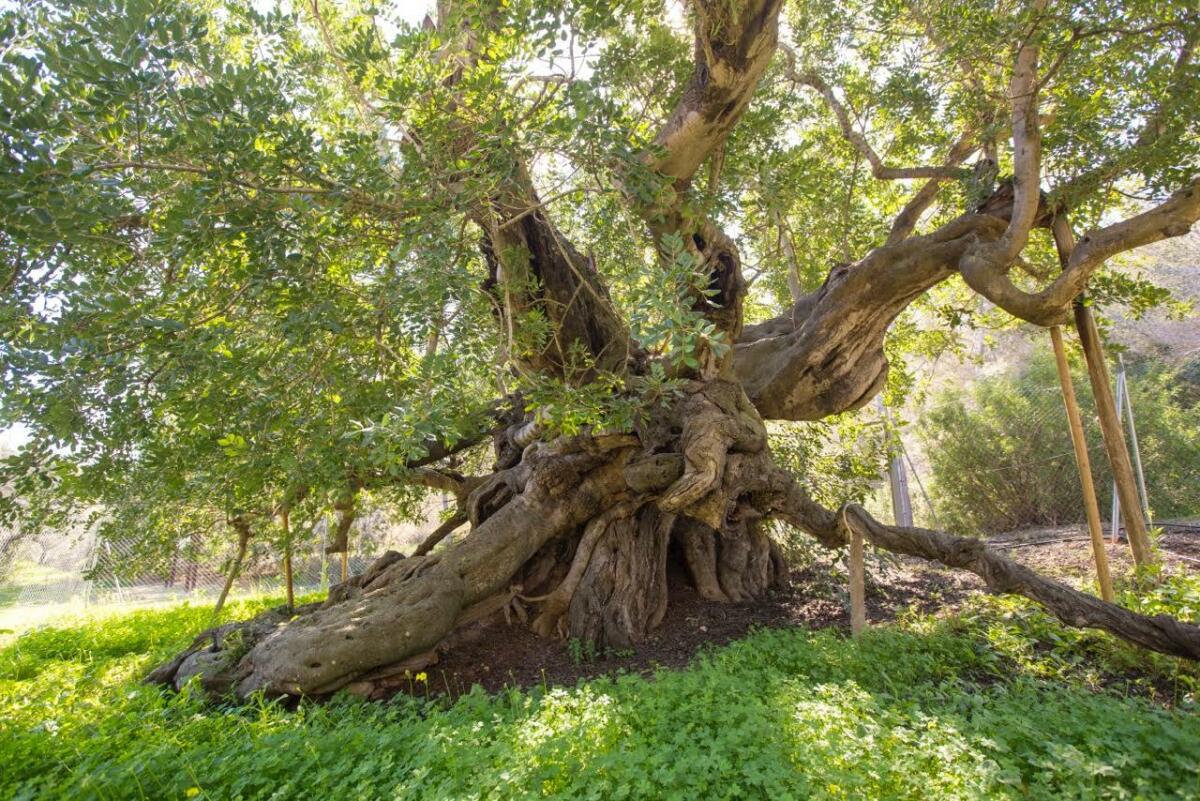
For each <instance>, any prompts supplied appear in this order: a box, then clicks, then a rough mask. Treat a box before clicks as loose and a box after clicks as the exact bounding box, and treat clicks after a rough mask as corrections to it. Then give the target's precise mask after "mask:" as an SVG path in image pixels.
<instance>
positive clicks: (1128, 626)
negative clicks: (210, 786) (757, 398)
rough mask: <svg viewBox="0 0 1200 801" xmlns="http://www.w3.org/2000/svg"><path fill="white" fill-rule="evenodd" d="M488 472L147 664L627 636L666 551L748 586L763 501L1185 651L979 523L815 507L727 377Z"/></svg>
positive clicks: (426, 660)
mask: <svg viewBox="0 0 1200 801" xmlns="http://www.w3.org/2000/svg"><path fill="white" fill-rule="evenodd" d="M494 478H495V479H496V480H495V481H494V482H490V483H489V482H483V483H482V484H481V485H480V486H479V487H478V488H477V489H476V491H475V492H476V493H481V492H487V493H492V492H493V487H494V486H503V487H505V488H506V492H505V493H503V497H504V498H505V500H504V502H502V503H497V504H496V505H495V506H494V507H492V506H488V505H481V506H478V507H477V508H479V509H482V510H483V511H481V512H479V517H478V519H477V520H475V521H474V527H473V528H472V530H471V531H470V533H469V534H468V535H467V536H466V537H465V538H463V539H461V540H459V541H457V542H455V543H452V544H450V545H448V546H445V547H443V548H442V549H440V550H435V551H434V552H432V553H429V554H426V555H423V556H414V557H411V558H404V557H403V556H402V555H401V554H398V553H394V552H392V553H389V554H386V555H385V556H383V557H381V558H380V559H379V560H378V561H377V562H376V563H375V564H374V565H372V566H371V567H370V568H369V569H368V570H367V571H365V572H364V573H363V574H361V575H359V576H355V577H353V578H352V579H351V580H350V581H347V582H345V583H344V584H341V585H338V586H337V587H335V588H334V589H333V590H332V591H331V593H330V596H329V600H328V601H326V602H325V603H324V604H320V605H317V606H310V607H307V608H302V609H300V610H297V616H296V618H295V619H290V620H289V619H288V618H287V617H286V615H283V614H282V613H280V612H278V611H277V612H272V613H270V614H268V615H265V616H263V617H260V618H258V619H256V620H252V621H249V622H247V623H244V624H232V625H227V626H222V627H220V628H218V629H214V630H213V631H210V632H207V633H205V634H204V635H202V636H201V637H200V638H198V639H197V641H196V642H195V644H194V645H193V646H192V648H190V649H189V650H188V651H187V652H185V653H183V654H181V655H180V656H179V657H177V658H176V659H174V660H172V661H171V662H170V663H168V664H166V665H163V666H161V667H160V668H158V669H157V670H156V671H155V672H154V673H153V674H152V675H151V679H152V680H153V681H156V682H161V683H168V684H171V685H173V686H175V687H180V686H182V685H183V683H185V682H186V681H188V680H189V679H192V678H193V677H198V680H199V681H200V682H201V684H202V685H203V686H204V687H205V688H206V689H208V690H209V691H210V692H213V693H226V692H232V693H233V694H235V695H237V696H238V697H246V696H247V695H248V694H250V693H252V692H254V691H256V690H262V691H264V692H266V693H268V694H271V695H318V696H319V695H324V694H327V693H330V692H333V691H335V690H338V689H340V688H343V687H347V686H348V685H349V686H351V689H353V690H354V691H356V692H365V693H370V692H372V691H373V690H374V688H376V687H377V686H379V685H381V684H386V683H387V682H388V681H389V680H393V681H394V679H395V677H396V676H397V675H399V674H402V673H403V672H404V671H405V670H412V669H416V668H419V667H422V666H424V665H427V664H430V663H431V662H433V661H435V660H436V659H437V653H438V651H439V650H440V649H445V648H448V647H452V646H453V644H454V641H455V638H456V636H458V635H457V632H461V631H463V630H464V629H466V628H469V627H470V626H473V625H475V624H477V623H479V622H480V621H483V620H486V619H492V618H495V617H497V616H503V618H504V619H507V620H509V621H510V622H515V623H519V624H526V623H528V624H530V625H532V626H533V627H534V629H535V630H537V631H538V632H539V633H542V634H544V635H546V636H560V637H575V638H579V639H581V640H586V641H589V642H592V643H594V644H595V645H596V646H597V647H626V646H628V645H630V644H633V643H636V642H638V641H639V640H641V639H644V638H645V637H646V635H647V634H648V633H649V632H651V631H652V630H653V629H654V628H655V627H656V626H658V625H659V623H660V622H661V621H662V619H663V615H664V613H665V612H666V608H667V604H668V603H669V597H668V583H667V569H668V559H669V558H672V555H674V558H677V559H680V560H681V561H682V563H683V565H684V566H685V567H686V569H687V572H688V574H689V575H690V576H692V578H693V581H694V583H695V585H696V588H697V589H698V590H699V591H700V592H701V594H703V595H704V596H705V597H707V598H710V599H713V600H718V601H746V600H751V599H754V598H758V597H761V596H762V595H763V594H764V593H766V592H768V591H769V590H770V589H771V588H772V587H773V586H775V585H776V584H777V583H778V582H780V581H782V580H784V578H785V577H786V568H785V566H784V564H783V560H782V559H781V557H780V555H779V553H778V550H777V549H776V548H775V547H774V546H773V545H772V543H771V541H770V539H769V538H768V537H767V535H766V534H765V533H764V531H763V528H762V526H761V525H760V523H761V521H762V520H763V519H764V518H766V517H769V516H777V517H781V518H782V519H784V520H787V521H789V522H791V523H793V524H795V525H797V526H798V527H800V528H802V529H804V530H806V531H809V532H810V533H812V534H813V535H814V536H816V537H817V539H818V540H819V541H820V542H822V543H824V544H825V545H827V546H829V547H834V548H837V547H841V546H842V545H843V544H844V543H845V542H846V540H847V532H848V531H849V527H850V526H854V527H857V528H858V530H859V531H860V532H861V533H862V534H863V536H864V537H865V538H866V539H868V540H869V541H871V542H872V543H874V544H875V545H876V546H877V547H880V548H883V549H885V550H890V551H893V552H896V553H903V554H909V555H914V556H920V557H923V558H926V559H931V560H933V561H937V562H941V563H943V564H946V565H949V566H951V567H958V568H963V569H966V570H970V571H972V572H974V573H977V574H978V575H980V576H982V577H983V578H984V580H985V581H986V582H987V583H988V586H989V587H990V588H992V589H993V590H995V591H997V592H1007V593H1015V594H1019V595H1024V596H1026V597H1029V598H1032V599H1034V600H1037V601H1038V602H1040V603H1042V604H1043V605H1044V606H1046V607H1047V608H1048V609H1049V610H1050V611H1052V612H1053V613H1054V614H1056V615H1057V616H1059V617H1060V618H1061V619H1062V620H1064V621H1065V622H1067V623H1069V624H1071V625H1079V626H1092V627H1097V628H1102V629H1105V630H1107V631H1110V632H1112V633H1113V634H1116V635H1117V636H1120V637H1123V638H1125V639H1128V640H1131V641H1132V642H1136V643H1138V644H1140V645H1143V646H1145V647H1147V648H1152V649H1154V650H1158V651H1162V652H1164V653H1170V654H1175V655H1179V656H1188V657H1191V658H1200V628H1197V627H1195V626H1191V625H1188V624H1185V623H1181V622H1178V621H1175V620H1173V619H1171V618H1166V617H1154V618H1151V617H1146V616H1143V615H1139V614H1136V613H1134V612H1130V611H1128V610H1125V609H1122V608H1120V607H1117V606H1115V605H1113V604H1109V603H1105V602H1104V601H1101V600H1099V599H1096V598H1093V597H1091V596H1089V595H1086V594H1084V593H1081V592H1078V591H1076V590H1073V589H1071V588H1069V587H1067V586H1065V585H1063V584H1059V583H1057V582H1054V581H1051V580H1049V579H1045V578H1042V577H1040V576H1038V575H1037V574H1036V573H1033V572H1032V571H1030V570H1028V569H1027V568H1024V567H1021V566H1020V565H1017V564H1016V563H1014V562H1011V561H1009V560H1007V559H1005V558H1003V557H1001V556H998V555H996V554H994V553H992V552H991V551H989V550H987V548H986V547H985V546H984V545H983V543H981V542H980V541H978V540H973V539H967V538H960V537H953V536H950V535H947V534H942V533H939V532H934V531H925V530H922V529H902V528H895V527H889V526H883V525H881V524H879V523H878V522H876V521H874V520H873V519H871V518H870V517H869V516H867V515H866V514H865V512H863V511H862V510H861V509H859V508H857V507H853V506H851V507H846V508H845V509H843V510H841V513H840V514H838V515H835V514H834V513H831V512H829V511H828V510H825V509H822V508H820V507H819V506H817V505H816V504H814V503H813V502H812V501H811V500H810V499H809V498H808V497H807V495H805V494H804V493H803V491H802V490H801V489H800V488H799V487H798V485H797V484H796V483H795V481H794V480H793V479H792V478H791V476H789V475H787V474H786V473H784V472H783V471H781V470H780V469H779V468H777V467H775V466H774V465H773V464H772V462H771V457H770V453H769V451H768V450H767V448H766V441H765V436H764V431H763V429H762V422H761V420H760V419H759V418H758V416H757V414H755V413H754V410H753V407H752V406H751V405H750V403H749V400H748V399H747V398H746V397H745V395H744V393H742V391H741V389H740V387H739V385H737V384H736V383H733V382H729V381H721V380H716V381H711V382H699V381H697V382H693V383H692V384H690V385H689V386H688V387H687V391H686V392H685V393H684V395H683V397H682V398H680V399H679V400H678V401H677V402H676V403H675V404H674V406H673V407H672V408H671V409H669V410H667V411H666V412H664V414H663V416H662V418H661V419H659V420H657V421H656V422H655V424H654V425H652V426H648V427H647V428H646V430H644V431H643V432H641V433H640V435H639V436H631V435H616V436H613V435H610V436H594V437H593V436H587V435H583V436H577V437H572V438H563V439H559V440H556V441H553V442H550V443H543V442H535V443H533V444H531V445H529V446H528V447H526V448H525V450H524V453H523V454H522V457H521V460H520V461H519V462H517V463H516V464H515V465H513V466H511V467H508V468H505V469H503V470H501V471H499V472H498V473H497V474H496V475H495V477H494ZM492 497H494V495H493V496H492ZM673 542H674V546H675V547H672V543H673ZM530 612H532V615H531V614H530Z"/></svg>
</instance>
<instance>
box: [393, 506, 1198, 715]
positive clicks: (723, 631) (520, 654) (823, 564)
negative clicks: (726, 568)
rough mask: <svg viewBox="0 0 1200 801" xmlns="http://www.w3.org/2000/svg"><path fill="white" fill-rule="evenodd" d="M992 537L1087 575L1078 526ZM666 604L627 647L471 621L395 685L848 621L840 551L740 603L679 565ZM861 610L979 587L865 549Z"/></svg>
mask: <svg viewBox="0 0 1200 801" xmlns="http://www.w3.org/2000/svg"><path fill="white" fill-rule="evenodd" d="M990 544H991V545H992V547H994V548H996V549H997V550H1000V551H1001V552H1003V553H1005V554H1006V555H1007V556H1009V557H1010V558H1012V559H1014V560H1016V561H1018V562H1021V563H1023V564H1026V565H1028V566H1029V567H1032V568H1034V569H1036V570H1038V571H1040V572H1042V573H1044V574H1047V575H1050V576H1054V577H1055V578H1058V579H1060V580H1063V581H1066V582H1068V583H1070V584H1073V585H1075V586H1079V585H1081V584H1082V583H1084V581H1085V580H1086V579H1087V578H1088V577H1090V576H1091V575H1092V569H1093V568H1092V552H1091V543H1090V541H1089V540H1088V538H1087V534H1086V531H1085V530H1081V529H1080V528H1079V527H1077V526H1068V527H1063V528H1055V529H1036V530H1030V531H1022V532H1016V533H1010V534H1004V535H1000V536H997V537H994V538H992V539H991V540H990ZM1159 546H1160V548H1161V549H1162V553H1163V558H1164V562H1165V564H1166V565H1167V568H1168V569H1170V570H1179V571H1191V572H1200V527H1197V528H1195V529H1192V530H1174V531H1169V532H1168V533H1167V534H1166V535H1164V536H1163V538H1162V539H1161V540H1160V541H1159ZM1106 550H1107V553H1108V558H1109V563H1110V566H1111V568H1112V571H1113V575H1114V576H1115V577H1121V576H1124V575H1127V574H1129V573H1130V572H1131V570H1132V562H1131V560H1130V558H1129V549H1128V546H1127V545H1125V544H1124V543H1121V544H1112V543H1111V542H1110V543H1107V544H1106ZM669 579H670V586H671V590H670V599H671V600H670V605H669V607H668V610H667V616H666V619H665V620H664V621H663V624H662V626H661V627H660V628H659V629H658V630H657V631H656V632H655V633H654V634H653V635H652V636H651V637H650V638H649V639H647V640H646V641H644V642H641V643H639V644H637V645H636V646H635V647H634V648H630V649H626V650H621V651H609V652H606V653H589V652H587V651H586V650H585V648H584V646H583V645H582V644H581V643H578V642H574V643H572V642H564V641H562V640H558V639H549V638H543V637H539V636H537V635H536V634H534V633H533V632H532V631H530V630H529V629H528V628H527V627H526V626H524V625H520V624H517V623H516V622H515V621H514V623H513V625H506V624H504V623H500V624H493V625H490V626H487V627H485V628H481V629H478V630H477V631H476V632H475V633H474V634H473V636H472V639H471V640H470V641H468V642H462V643H459V644H457V645H456V646H455V647H454V648H452V649H450V651H449V652H448V653H447V654H445V655H443V656H442V658H441V661H440V662H439V663H437V664H435V665H432V666H430V667H428V668H426V669H425V671H424V672H425V674H426V677H427V681H426V682H416V681H415V680H414V681H413V682H411V683H410V686H409V687H404V686H401V687H399V688H398V689H399V690H400V691H402V692H403V691H410V692H413V693H415V694H418V695H425V694H427V693H428V694H449V695H451V696H458V695H460V694H463V693H465V692H467V691H469V690H470V688H471V687H472V685H475V684H479V685H480V686H482V687H483V688H484V689H485V690H487V691H489V692H497V691H500V690H503V689H505V688H508V687H532V686H536V685H543V686H546V687H554V686H564V685H574V684H575V683H576V682H578V681H579V680H580V679H586V678H592V677H596V676H600V675H607V674H614V673H618V672H627V673H650V672H653V671H654V670H655V669H656V668H659V667H670V668H678V667H684V666H686V665H687V664H688V663H689V662H691V660H692V659H693V658H694V657H695V656H696V655H697V654H698V653H700V652H701V651H703V650H705V649H707V648H714V647H717V646H721V645H724V644H726V643H728V642H731V641H733V640H736V639H739V638H741V637H744V636H745V635H746V634H747V633H748V632H750V631H751V630H752V629H755V628H792V627H800V628H807V629H823V628H830V627H832V628H838V629H844V630H848V629H849V626H850V615H849V600H848V596H847V595H846V589H845V573H844V570H843V563H842V562H841V561H840V560H835V561H828V560H827V561H818V562H814V563H812V564H810V565H808V566H807V567H805V568H803V569H801V570H799V571H796V572H793V573H792V576H791V581H790V583H789V586H788V587H786V588H784V589H781V590H777V591H775V592H774V593H772V594H771V595H770V596H769V597H767V598H765V599H763V600H760V601H752V602H747V603H735V604H721V603H713V602H710V601H705V600H703V599H702V598H700V597H699V596H698V595H697V594H696V593H695V591H694V590H692V589H691V587H690V586H689V585H688V582H687V580H686V578H685V577H684V576H683V575H680V574H672V575H671V576H670V577H669ZM867 582H868V583H867V605H868V619H869V620H870V622H872V623H883V622H886V621H889V620H892V619H894V618H895V617H896V615H897V614H899V613H900V612H901V611H904V610H906V609H912V610H914V611H918V612H923V613H940V614H945V613H949V612H952V611H953V610H954V609H955V608H957V607H958V606H959V605H960V604H961V603H962V602H963V601H964V600H965V599H967V598H968V597H969V596H970V595H972V594H975V593H980V592H983V591H984V585H983V582H982V581H981V580H980V579H978V578H977V577H975V576H973V575H970V574H965V573H960V572H957V571H951V570H948V569H944V568H940V567H936V566H932V565H930V564H928V563H926V562H923V561H921V560H918V559H911V558H896V557H892V556H890V555H883V557H882V558H871V557H869V561H868V565H867Z"/></svg>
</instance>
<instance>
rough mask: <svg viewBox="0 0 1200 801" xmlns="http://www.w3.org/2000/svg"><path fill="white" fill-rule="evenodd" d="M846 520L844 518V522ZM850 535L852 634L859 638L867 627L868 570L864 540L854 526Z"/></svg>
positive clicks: (851, 527)
mask: <svg viewBox="0 0 1200 801" xmlns="http://www.w3.org/2000/svg"><path fill="white" fill-rule="evenodd" d="M844 519H845V518H844V517H843V520H844ZM846 528H847V529H848V530H849V533H850V565H849V568H850V570H849V572H850V633H851V634H852V635H853V636H855V637H857V636H858V635H859V634H861V633H862V631H863V629H865V628H866V627H867V590H866V568H865V566H864V565H863V538H862V534H861V533H859V531H858V529H857V528H855V527H854V526H847V527H846Z"/></svg>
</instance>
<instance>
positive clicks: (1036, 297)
mask: <svg viewBox="0 0 1200 801" xmlns="http://www.w3.org/2000/svg"><path fill="white" fill-rule="evenodd" d="M1197 219H1200V178H1196V179H1193V180H1192V182H1191V184H1189V185H1188V186H1187V187H1185V188H1184V189H1181V190H1180V191H1178V192H1176V193H1175V194H1174V195H1172V196H1171V197H1170V198H1169V199H1168V200H1166V201H1165V202H1163V203H1161V204H1160V205H1158V206H1155V207H1154V208H1152V209H1150V210H1148V211H1146V212H1143V213H1142V214H1139V215H1137V216H1136V217H1132V218H1130V219H1128V220H1123V221H1121V222H1118V223H1114V224H1113V225H1110V226H1108V227H1106V228H1101V229H1100V230H1098V231H1093V232H1091V233H1089V234H1087V235H1086V236H1085V237H1083V239H1082V240H1080V242H1079V244H1078V245H1077V246H1076V247H1075V249H1074V251H1073V252H1072V254H1071V257H1070V260H1069V261H1068V262H1067V264H1066V266H1065V267H1064V269H1063V271H1062V273H1061V274H1059V276H1058V277H1057V278H1056V279H1055V280H1054V281H1053V282H1052V283H1051V284H1050V285H1049V286H1047V287H1046V288H1045V289H1042V290H1040V291H1038V292H1025V291H1024V290H1022V289H1019V288H1018V287H1017V286H1016V285H1015V284H1014V283H1013V282H1012V280H1011V279H1010V278H1009V277H1008V275H1007V274H1006V272H1005V271H1003V270H999V269H995V268H993V267H990V266H988V265H987V264H986V263H984V262H981V261H979V260H977V259H976V258H974V257H973V256H968V257H967V258H965V259H964V260H963V262H962V265H961V268H962V274H963V278H964V279H965V280H966V281H967V284H969V285H970V287H971V288H972V289H974V290H975V291H976V292H978V293H979V294H981V295H983V296H984V297H986V298H987V299H988V300H990V301H992V302H993V303H995V304H996V305H997V306H999V307H1000V308H1002V309H1004V310H1005V311H1006V312H1008V313H1009V314H1011V315H1013V316H1014V317H1018V318H1020V319H1022V320H1025V321H1027V322H1031V323H1034V324H1035V325H1056V324H1058V323H1059V322H1061V321H1062V320H1063V319H1064V318H1065V317H1066V316H1067V315H1068V314H1069V313H1070V308H1071V302H1072V301H1073V300H1074V299H1075V297H1076V296H1078V295H1079V293H1080V292H1082V291H1083V288H1084V286H1085V285H1086V284H1087V281H1088V278H1090V277H1091V275H1092V274H1093V273H1094V272H1095V271H1096V270H1097V269H1098V268H1099V267H1100V266H1101V265H1102V264H1103V263H1104V262H1105V260H1107V259H1109V258H1111V257H1112V256H1115V255H1117V254H1118V253H1123V252H1125V251H1128V250H1133V249H1134V248H1138V247H1141V246H1143V245H1148V244H1151V243H1153V242H1158V241H1160V240H1162V239H1167V238H1169V237H1175V236H1182V235H1183V234H1186V233H1187V232H1188V231H1189V230H1191V226H1192V225H1193V224H1194V223H1195V222H1196V220H1197Z"/></svg>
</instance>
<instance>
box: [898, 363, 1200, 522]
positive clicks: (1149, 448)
mask: <svg viewBox="0 0 1200 801" xmlns="http://www.w3.org/2000/svg"><path fill="white" fill-rule="evenodd" d="M1048 350H1049V349H1048V348H1046V349H1045V350H1044V351H1041V352H1039V351H1038V350H1037V349H1035V350H1034V351H1033V352H1032V353H1030V354H1029V357H1028V359H1027V360H1025V361H1023V362H1022V363H1021V364H1019V365H1018V366H1017V367H1016V368H1015V369H1011V370H1008V371H1005V372H1002V373H998V374H994V375H987V376H984V377H981V378H978V379H977V380H974V381H969V382H965V383H956V382H953V381H951V382H942V383H943V385H944V388H943V389H941V390H937V391H933V392H931V393H930V394H929V395H928V396H927V397H925V398H923V399H922V401H921V403H920V408H919V409H918V408H909V409H905V410H900V411H899V412H896V413H892V414H889V415H888V418H890V420H888V421H887V422H889V424H890V428H891V431H892V433H893V436H892V438H891V445H892V450H891V454H890V455H891V456H892V457H893V458H892V461H891V469H890V471H889V472H890V474H891V475H890V478H891V481H890V482H888V483H886V484H883V485H881V492H883V493H884V494H886V495H887V498H886V499H877V501H876V506H877V507H879V506H882V507H883V508H884V514H885V516H891V517H893V518H894V519H899V518H902V517H903V516H904V510H903V505H904V503H905V498H904V497H901V498H899V499H897V500H896V502H895V503H893V502H892V500H893V498H894V497H895V496H896V494H897V492H899V493H900V495H901V496H904V495H906V501H907V503H908V505H909V507H910V508H911V520H912V522H913V523H915V524H916V525H920V526H926V527H932V528H941V529H949V530H953V531H955V532H958V533H967V534H975V535H980V536H992V535H996V534H1000V533H1007V532H1013V531H1022V530H1028V529H1038V528H1058V527H1064V526H1078V527H1082V526H1084V525H1085V522H1086V513H1085V508H1084V500H1083V495H1082V491H1081V487H1080V479H1079V472H1078V467H1077V465H1076V461H1075V454H1074V450H1073V446H1072V442H1071V436H1070V430H1069V428H1068V422H1067V413H1066V409H1065V407H1064V403H1063V395H1062V388H1061V385H1060V383H1059V378H1058V375H1057V373H1056V372H1055V369H1054V366H1053V363H1052V362H1051V361H1050V357H1049V355H1048ZM1073 382H1074V385H1075V392H1076V395H1077V397H1078V400H1079V406H1080V410H1081V416H1082V419H1083V426H1084V436H1085V439H1086V442H1087V448H1088V453H1089V460H1090V462H1091V472H1092V481H1093V484H1094V485H1095V488H1096V496H1097V500H1098V501H1099V504H1100V509H1101V516H1102V517H1103V519H1104V522H1105V525H1106V533H1109V534H1111V527H1112V521H1113V519H1114V518H1115V519H1116V520H1118V521H1120V519H1121V518H1120V512H1119V510H1118V508H1117V505H1116V504H1115V502H1114V485H1113V479H1112V472H1111V469H1110V467H1109V461H1108V456H1107V452H1106V450H1105V446H1104V440H1103V438H1102V434H1101V430H1100V426H1099V424H1098V422H1097V419H1098V418H1097V415H1096V411H1095V403H1094V399H1093V395H1092V391H1091V386H1090V384H1089V383H1088V380H1087V377H1086V374H1085V373H1084V372H1083V371H1082V370H1079V371H1077V372H1076V373H1075V374H1074V375H1073ZM935 383H936V382H935ZM1115 389H1116V391H1117V395H1116V397H1117V400H1118V406H1119V407H1120V408H1121V419H1122V425H1123V428H1124V435H1125V438H1126V443H1127V445H1128V446H1129V450H1130V455H1131V457H1132V459H1133V462H1134V467H1135V472H1136V474H1137V476H1138V478H1139V484H1140V494H1141V497H1142V501H1143V505H1144V510H1145V512H1146V513H1147V515H1148V517H1150V519H1151V520H1153V521H1155V522H1164V521H1171V522H1175V523H1179V524H1193V523H1195V522H1196V521H1197V519H1198V518H1200V383H1197V382H1196V381H1195V380H1194V378H1191V377H1190V374H1189V372H1188V371H1187V370H1186V369H1185V368H1182V367H1180V366H1172V365H1169V364H1166V363H1164V362H1161V361H1155V360H1145V359H1143V360H1139V361H1137V362H1136V363H1131V364H1130V366H1129V368H1128V369H1127V370H1126V369H1124V368H1123V367H1122V368H1118V370H1117V375H1116V387H1115ZM889 513H890V514H889ZM1119 525H1120V524H1119V523H1118V526H1119Z"/></svg>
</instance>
